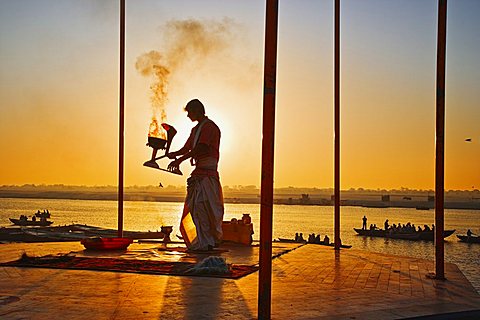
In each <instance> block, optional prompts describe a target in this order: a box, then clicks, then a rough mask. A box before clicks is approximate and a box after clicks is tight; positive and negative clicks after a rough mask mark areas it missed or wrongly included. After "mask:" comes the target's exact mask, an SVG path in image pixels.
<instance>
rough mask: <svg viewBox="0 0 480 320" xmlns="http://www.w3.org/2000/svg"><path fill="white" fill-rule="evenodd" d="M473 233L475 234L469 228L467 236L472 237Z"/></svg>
mask: <svg viewBox="0 0 480 320" xmlns="http://www.w3.org/2000/svg"><path fill="white" fill-rule="evenodd" d="M472 234H473V232H472V230H470V229H468V230H467V237H469V238H470V237H471V236H472Z"/></svg>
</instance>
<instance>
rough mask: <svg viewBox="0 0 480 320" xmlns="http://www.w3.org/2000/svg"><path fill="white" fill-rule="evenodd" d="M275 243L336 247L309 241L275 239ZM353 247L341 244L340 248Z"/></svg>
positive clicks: (331, 244) (332, 244)
mask: <svg viewBox="0 0 480 320" xmlns="http://www.w3.org/2000/svg"><path fill="white" fill-rule="evenodd" d="M273 242H281V243H299V244H300V243H301V244H316V245H319V246H327V247H334V246H335V244H334V243H328V244H327V243H325V242H323V241H320V242H307V241H296V240H295V239H286V238H278V240H277V239H274V240H273ZM351 247H352V246H351V245H349V244H341V245H340V248H344V249H350V248H351Z"/></svg>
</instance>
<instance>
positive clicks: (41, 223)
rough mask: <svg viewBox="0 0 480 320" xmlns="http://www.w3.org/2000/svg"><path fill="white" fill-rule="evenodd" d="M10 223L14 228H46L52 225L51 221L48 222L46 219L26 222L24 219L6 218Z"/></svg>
mask: <svg viewBox="0 0 480 320" xmlns="http://www.w3.org/2000/svg"><path fill="white" fill-rule="evenodd" d="M8 219H9V220H10V222H12V223H13V224H14V225H16V226H39V227H46V226H49V225H51V224H52V223H53V221H49V220H46V219H40V220H26V219H14V218H8Z"/></svg>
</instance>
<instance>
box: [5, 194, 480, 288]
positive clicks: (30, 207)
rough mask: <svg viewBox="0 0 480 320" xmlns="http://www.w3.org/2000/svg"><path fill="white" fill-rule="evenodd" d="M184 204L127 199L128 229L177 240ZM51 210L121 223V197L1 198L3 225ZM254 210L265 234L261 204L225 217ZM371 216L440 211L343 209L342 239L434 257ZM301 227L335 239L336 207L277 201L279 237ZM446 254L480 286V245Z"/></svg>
mask: <svg viewBox="0 0 480 320" xmlns="http://www.w3.org/2000/svg"><path fill="white" fill-rule="evenodd" d="M182 208H183V204H182V203H174V202H140V201H138V202H135V201H127V202H125V204H124V229H125V230H139V231H147V230H160V227H161V226H162V225H171V226H173V227H174V230H173V233H172V239H174V238H175V235H176V234H179V231H178V225H179V221H180V217H181V212H182ZM43 209H48V210H49V211H50V213H51V214H52V220H53V221H54V222H55V223H54V225H62V224H70V223H84V224H90V225H96V226H101V227H108V228H116V227H117V202H115V201H98V200H57V199H0V225H3V226H7V225H10V224H9V221H8V218H9V217H19V216H20V215H21V214H28V215H31V214H33V213H34V212H36V211H37V210H43ZM243 213H250V216H251V217H252V222H253V224H254V230H255V234H254V239H258V238H259V227H260V226H259V220H260V217H259V215H260V206H259V205H257V204H226V205H225V220H229V219H231V218H241V217H242V214H243ZM363 215H366V216H367V218H368V222H367V225H370V223H375V224H376V225H377V226H383V223H384V221H385V219H389V222H390V224H393V223H395V224H398V223H402V224H405V223H407V222H411V223H414V224H415V225H417V226H418V225H420V226H423V225H424V224H428V225H431V224H432V223H434V211H433V210H428V211H419V210H415V209H410V208H361V207H342V208H341V239H342V242H343V243H344V244H351V245H353V247H354V248H356V249H360V250H368V251H374V252H382V253H388V254H396V255H404V256H413V257H418V258H425V259H429V260H433V258H434V254H435V253H434V246H433V242H426V241H420V242H411V241H406V240H397V239H394V240H392V239H384V238H370V237H360V236H357V235H356V234H355V232H354V231H353V228H354V227H361V224H362V217H363ZM445 229H455V230H456V232H455V233H456V234H465V233H466V231H467V229H472V231H474V232H475V233H480V211H475V210H445ZM295 232H302V233H303V235H304V238H307V237H308V234H309V233H315V234H318V233H320V235H321V236H322V238H323V236H324V235H325V234H328V235H329V237H330V239H333V207H323V206H288V205H275V206H274V222H273V236H274V238H279V237H282V238H293V237H294V235H295ZM445 259H446V261H447V262H452V263H455V264H457V265H458V266H459V267H460V269H461V270H462V272H463V273H464V274H465V275H466V276H467V278H468V279H469V280H470V281H471V282H472V284H473V285H474V286H475V287H476V289H477V290H479V291H480V273H479V271H478V270H480V245H478V244H467V243H461V242H458V240H457V238H456V237H455V234H454V235H452V236H450V237H448V238H446V242H445Z"/></svg>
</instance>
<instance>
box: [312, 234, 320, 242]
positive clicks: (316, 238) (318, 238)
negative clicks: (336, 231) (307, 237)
mask: <svg viewBox="0 0 480 320" xmlns="http://www.w3.org/2000/svg"><path fill="white" fill-rule="evenodd" d="M314 242H315V243H322V239H321V238H320V234H317V236H316V237H315V241H314Z"/></svg>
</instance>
